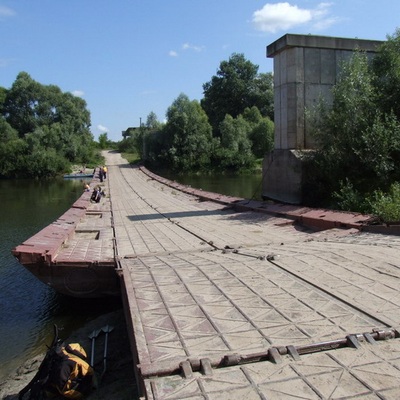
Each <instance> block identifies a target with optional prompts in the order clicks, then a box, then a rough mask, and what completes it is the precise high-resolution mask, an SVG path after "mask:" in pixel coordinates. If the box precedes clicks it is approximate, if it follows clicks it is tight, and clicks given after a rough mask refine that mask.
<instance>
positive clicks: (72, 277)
mask: <svg viewBox="0 0 400 400" xmlns="http://www.w3.org/2000/svg"><path fill="white" fill-rule="evenodd" d="M24 267H25V268H26V269H27V270H28V271H29V272H31V273H32V274H33V275H34V276H35V277H36V278H38V279H39V280H40V281H42V282H43V283H44V284H46V285H48V286H50V287H51V288H53V289H54V290H55V291H57V292H58V293H61V294H64V295H67V296H71V297H78V298H99V297H107V296H119V295H120V293H121V290H120V279H119V276H118V274H117V272H116V269H115V265H114V264H106V265H99V264H98V265H74V264H64V265H63V264H50V265H46V264H45V263H35V264H26V263H25V264H24Z"/></svg>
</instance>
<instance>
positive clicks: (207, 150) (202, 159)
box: [162, 93, 212, 171]
mask: <svg viewBox="0 0 400 400" xmlns="http://www.w3.org/2000/svg"><path fill="white" fill-rule="evenodd" d="M166 115H167V123H166V125H165V127H164V129H163V136H164V154H163V155H162V158H163V159H164V160H165V161H167V162H168V163H169V165H171V166H172V168H173V169H175V170H186V171H187V170H198V169H201V168H204V167H205V166H207V165H208V164H209V163H210V156H211V148H212V133H211V126H210V124H209V123H208V119H207V115H206V114H205V112H204V110H203V109H202V108H201V106H200V104H199V102H198V101H196V100H193V101H190V100H189V98H188V97H187V96H186V95H185V94H183V93H181V94H180V95H179V96H178V97H177V98H176V99H175V101H174V102H173V103H172V105H171V106H170V107H169V108H168V110H167V114H166Z"/></svg>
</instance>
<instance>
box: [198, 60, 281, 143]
mask: <svg viewBox="0 0 400 400" xmlns="http://www.w3.org/2000/svg"><path fill="white" fill-rule="evenodd" d="M203 91H204V98H203V99H202V101H201V106H202V107H203V109H204V110H205V112H206V113H207V115H208V118H209V121H210V123H211V125H212V127H213V132H214V135H216V136H218V135H219V127H220V123H221V122H222V121H223V120H224V118H225V115H226V114H229V115H231V116H232V117H233V118H236V117H237V116H238V115H239V114H242V113H243V112H244V110H245V109H246V108H247V107H249V108H250V107H252V106H256V107H258V108H259V110H260V111H261V112H262V115H263V116H269V117H270V118H273V82H272V74H258V65H255V64H253V63H251V62H250V61H248V60H246V58H245V57H244V55H243V54H237V53H234V54H232V56H231V57H230V58H229V60H228V61H222V62H221V63H220V67H219V70H218V71H217V75H214V76H213V77H212V78H211V81H209V82H207V83H205V84H204V85H203Z"/></svg>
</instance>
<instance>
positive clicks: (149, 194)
mask: <svg viewBox="0 0 400 400" xmlns="http://www.w3.org/2000/svg"><path fill="white" fill-rule="evenodd" d="M106 157H107V166H108V170H109V182H108V184H109V189H110V201H111V210H112V220H113V224H114V225H113V227H114V231H115V238H116V250H115V251H116V254H117V255H118V259H119V266H120V268H121V274H122V275H123V289H124V293H125V296H124V298H125V311H126V314H127V319H128V326H129V330H130V333H131V346H132V350H133V353H134V358H135V365H136V366H137V370H136V375H137V379H138V381H139V384H140V385H141V388H142V395H143V397H145V398H149V399H167V398H168V399H185V398H190V399H206V398H207V399H213V398H218V399H232V398H243V399H265V398H271V399H280V398H282V399H291V398H293V399H294V398H296V399H298V398H303V399H328V398H365V399H375V398H376V399H378V398H380V399H382V398H385V399H397V398H399V397H400V389H399V385H398V382H399V378H400V339H399V338H397V336H398V335H397V333H396V331H395V330H394V329H393V328H396V327H397V326H398V325H399V322H400V321H399V320H400V306H399V289H400V279H399V278H400V272H399V264H398V259H399V254H400V253H399V247H400V239H399V237H397V236H389V235H388V236H385V235H378V234H373V233H366V232H360V231H359V230H357V229H354V228H353V227H352V228H348V229H339V228H334V229H325V230H323V231H318V232H316V231H313V230H310V229H307V228H305V227H301V226H298V225H296V224H294V223H293V219H290V218H280V217H279V216H277V215H274V214H265V213H261V212H253V211H242V212H237V211H234V210H233V208H232V207H227V206H226V205H224V204H219V203H216V202H210V201H200V200H199V198H197V197H194V196H191V195H189V194H187V193H183V192H180V191H178V190H176V189H175V188H172V187H167V186H165V185H163V184H161V183H159V182H157V181H155V180H154V179H151V178H150V177H149V176H147V175H145V174H143V173H142V172H141V171H140V170H139V169H138V168H131V167H129V166H128V165H127V164H126V162H124V161H123V160H122V159H121V158H120V155H119V154H115V153H108V154H107V155H106ZM236 204H237V203H236ZM293 212H295V210H293ZM307 212H308V213H309V217H310V218H312V212H311V211H310V210H307ZM321 212H322V211H321V210H319V213H320V214H319V215H321V217H323V216H325V214H321ZM317 217H318V214H316V215H314V218H317ZM328 217H329V218H330V219H334V217H333V216H332V215H331V216H328ZM374 329H378V331H380V332H386V333H387V334H386V333H385V334H384V333H381V334H378V333H377V332H376V331H374ZM351 334H357V335H356V336H349V335H351ZM371 335H375V336H374V337H375V338H387V340H384V341H377V342H375V341H374V340H370V341H368V340H369V338H370V337H371ZM393 336H396V337H393ZM338 343H341V345H340V346H339V345H337V344H338ZM314 344H317V349H318V350H324V349H326V348H331V349H332V350H329V351H318V352H316V353H313V352H312V353H310V354H304V355H301V356H299V357H297V354H296V353H298V352H299V353H301V352H302V350H301V349H304V348H306V347H307V348H308V349H309V346H313V345H314ZM342 345H343V346H344V347H343V348H341V347H342ZM339 347H340V348H339ZM312 348H313V349H314V350H312V351H316V349H315V348H314V347H312ZM289 350H290V351H291V352H290V351H289ZM229 365H230V366H229Z"/></svg>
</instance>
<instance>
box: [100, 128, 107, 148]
mask: <svg viewBox="0 0 400 400" xmlns="http://www.w3.org/2000/svg"><path fill="white" fill-rule="evenodd" d="M108 145H109V141H108V135H107V132H104V133H101V134H100V135H99V147H100V149H102V150H104V149H107V148H108Z"/></svg>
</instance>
